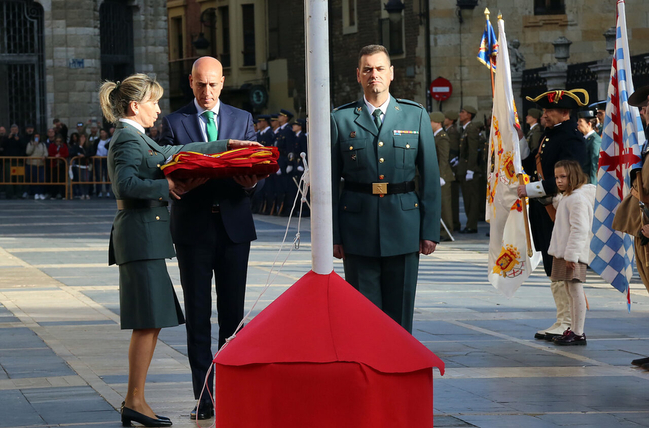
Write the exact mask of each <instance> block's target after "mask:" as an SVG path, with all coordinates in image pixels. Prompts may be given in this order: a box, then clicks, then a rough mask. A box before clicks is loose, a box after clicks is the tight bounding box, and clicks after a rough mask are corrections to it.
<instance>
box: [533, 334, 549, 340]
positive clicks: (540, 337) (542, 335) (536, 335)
mask: <svg viewBox="0 0 649 428" xmlns="http://www.w3.org/2000/svg"><path fill="white" fill-rule="evenodd" d="M546 334H547V333H534V338H535V339H541V340H545V335H546Z"/></svg>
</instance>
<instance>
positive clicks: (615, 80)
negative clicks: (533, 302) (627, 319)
mask: <svg viewBox="0 0 649 428" xmlns="http://www.w3.org/2000/svg"><path fill="white" fill-rule="evenodd" d="M625 13H626V12H625V6H624V1H623V0H619V1H618V2H617V30H616V33H617V36H616V39H615V51H614V54H613V66H612V67H611V80H610V83H609V86H608V96H607V100H606V116H605V118H604V129H603V131H602V146H601V149H600V156H599V168H598V171H597V193H596V196H595V216H594V218H593V229H592V231H593V239H592V240H591V243H590V267H591V268H592V269H593V270H594V271H595V272H597V273H598V274H600V276H601V277H602V278H603V279H604V280H606V281H607V282H609V283H610V284H611V285H612V286H613V287H615V288H616V289H617V290H619V291H620V292H622V293H626V294H627V304H628V307H629V309H630V308H631V295H630V292H629V281H630V280H631V276H632V275H633V257H634V256H633V237H631V236H629V235H627V234H623V233H621V232H617V231H615V230H613V228H612V224H613V217H614V216H615V209H616V208H617V206H618V205H619V204H620V202H621V201H622V199H623V198H624V197H625V196H626V195H627V194H628V193H629V192H630V187H631V182H630V176H629V173H630V172H631V170H632V169H635V168H641V167H642V158H641V156H640V155H641V147H640V145H639V142H644V141H645V136H644V131H643V129H642V121H641V119H640V115H639V112H638V109H637V107H633V106H631V105H629V103H628V99H629V96H630V95H631V94H632V93H633V92H634V89H633V80H632V79H631V76H632V74H631V61H630V55H629V41H628V39H627V31H626V17H625Z"/></svg>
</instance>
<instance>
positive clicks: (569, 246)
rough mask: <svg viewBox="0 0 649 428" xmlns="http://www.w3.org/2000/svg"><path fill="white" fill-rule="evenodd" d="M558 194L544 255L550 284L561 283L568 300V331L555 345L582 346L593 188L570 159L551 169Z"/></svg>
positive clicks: (558, 338) (584, 338)
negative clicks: (549, 257) (549, 258)
mask: <svg viewBox="0 0 649 428" xmlns="http://www.w3.org/2000/svg"><path fill="white" fill-rule="evenodd" d="M554 176H555V178H556V180H557V188H558V189H559V192H560V193H559V194H558V195H557V196H555V197H554V199H553V201H552V203H553V204H554V207H555V208H556V209H557V216H556V219H555V221H554V230H553V231H552V239H551V240H550V248H549V249H548V254H550V255H552V256H554V260H553V262H552V274H551V275H550V278H551V279H552V281H563V282H564V284H565V286H566V290H567V291H568V296H569V299H570V315H571V317H572V325H571V328H569V329H568V330H566V331H565V332H564V333H563V336H558V337H555V338H554V343H556V344H557V345H586V335H585V334H584V321H585V320H586V296H585V295H584V287H583V285H582V283H583V282H585V281H586V264H587V263H588V255H589V245H590V233H591V232H590V229H591V226H592V224H593V209H594V208H593V207H594V204H595V186H594V185H592V184H586V183H588V177H587V176H586V174H584V172H583V171H582V169H581V167H580V166H579V163H577V162H576V161H572V160H563V161H559V162H557V163H556V164H555V166H554Z"/></svg>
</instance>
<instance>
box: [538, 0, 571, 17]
mask: <svg viewBox="0 0 649 428" xmlns="http://www.w3.org/2000/svg"><path fill="white" fill-rule="evenodd" d="M564 13H566V4H565V0H534V15H563V14H564Z"/></svg>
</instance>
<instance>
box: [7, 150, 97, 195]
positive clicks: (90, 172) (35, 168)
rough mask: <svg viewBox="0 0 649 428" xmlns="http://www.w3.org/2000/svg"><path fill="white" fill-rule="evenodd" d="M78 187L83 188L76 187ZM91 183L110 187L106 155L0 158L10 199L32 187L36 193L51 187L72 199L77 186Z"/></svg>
mask: <svg viewBox="0 0 649 428" xmlns="http://www.w3.org/2000/svg"><path fill="white" fill-rule="evenodd" d="M75 186H79V187H77V188H75ZM90 186H101V187H106V188H107V189H108V190H109V189H110V178H109V177H108V164H107V158H106V157H105V156H93V157H90V158H86V157H83V156H75V157H73V158H70V159H66V158H57V157H44V158H41V157H39V158H36V157H29V156H11V157H0V191H2V190H4V191H5V194H6V196H7V197H8V198H9V197H12V196H14V195H16V196H18V197H20V196H21V195H22V194H23V193H25V192H27V190H28V189H32V188H33V190H34V193H44V192H43V191H42V190H41V189H44V188H49V189H50V190H51V191H52V193H58V194H61V195H62V196H63V197H64V198H65V199H72V198H73V196H74V194H75V189H76V190H81V189H83V190H88V189H89V188H90ZM100 191H103V190H100ZM84 194H88V193H84Z"/></svg>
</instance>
